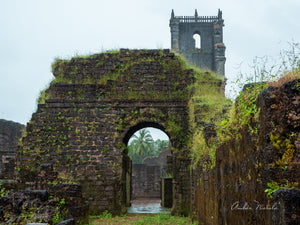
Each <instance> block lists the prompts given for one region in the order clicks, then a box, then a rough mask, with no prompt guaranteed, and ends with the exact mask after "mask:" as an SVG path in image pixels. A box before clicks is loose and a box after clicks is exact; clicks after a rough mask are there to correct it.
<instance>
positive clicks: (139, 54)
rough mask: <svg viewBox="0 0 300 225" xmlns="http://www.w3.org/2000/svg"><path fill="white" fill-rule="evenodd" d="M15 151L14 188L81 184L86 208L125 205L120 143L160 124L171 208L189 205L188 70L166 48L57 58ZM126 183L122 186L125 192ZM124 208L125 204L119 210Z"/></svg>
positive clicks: (113, 208) (95, 211) (114, 209)
mask: <svg viewBox="0 0 300 225" xmlns="http://www.w3.org/2000/svg"><path fill="white" fill-rule="evenodd" d="M52 68H53V74H54V76H55V77H56V78H55V80H54V81H53V82H52V83H51V84H50V87H49V88H48V89H46V90H45V91H44V92H43V95H42V96H45V98H42V97H41V98H40V100H39V105H38V109H37V112H36V113H34V114H33V116H32V119H31V121H30V122H29V124H28V125H27V128H26V131H27V135H26V136H25V137H24V138H23V139H22V142H21V145H20V146H19V149H18V154H17V156H16V171H15V173H16V177H17V181H18V183H19V187H20V188H26V187H28V188H31V189H37V188H43V189H49V185H53V184H56V183H67V184H72V183H76V184H80V185H81V186H82V194H83V196H84V198H85V199H86V200H87V202H88V204H89V209H90V212H89V213H90V214H91V215H93V214H94V215H95V214H99V213H101V212H103V211H105V210H108V211H110V212H112V213H114V214H120V213H124V212H125V211H126V208H125V207H126V201H128V200H126V196H128V195H126V187H125V188H124V185H125V184H126V182H125V183H124V176H126V173H124V171H127V169H124V165H125V164H126V162H127V161H126V157H124V143H128V140H129V137H130V134H132V133H133V132H134V130H136V129H137V128H138V127H139V126H144V125H145V124H147V125H151V126H153V127H157V128H159V129H162V130H163V131H165V132H166V133H167V134H168V135H169V137H170V141H171V142H172V146H173V147H174V149H175V150H176V151H174V153H173V158H172V160H173V168H172V169H173V171H180V173H177V172H176V174H174V204H173V208H174V209H176V212H178V213H181V211H182V210H181V208H182V207H181V206H184V208H186V205H190V202H189V201H190V197H189V196H190V190H191V189H190V182H191V179H190V173H189V169H188V166H189V157H188V156H189V152H188V149H187V142H188V135H187V134H188V130H189V119H188V118H189V117H188V106H187V104H188V99H189V96H190V95H189V94H190V89H188V88H187V87H188V85H190V84H191V83H193V81H194V74H193V72H192V70H186V69H185V68H182V67H181V61H180V59H179V58H178V57H176V56H175V55H174V54H173V53H170V52H169V50H128V49H122V50H120V51H118V52H115V53H104V54H95V55H92V56H89V57H85V58H76V57H75V58H72V59H71V60H57V61H56V62H55V63H54V64H53V66H52ZM124 190H125V193H124ZM124 209H125V210H124Z"/></svg>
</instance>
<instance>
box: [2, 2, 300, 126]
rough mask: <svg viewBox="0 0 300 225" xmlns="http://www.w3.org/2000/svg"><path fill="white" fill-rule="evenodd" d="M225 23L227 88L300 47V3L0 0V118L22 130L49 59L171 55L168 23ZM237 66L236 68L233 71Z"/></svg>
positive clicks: (45, 78)
mask: <svg viewBox="0 0 300 225" xmlns="http://www.w3.org/2000/svg"><path fill="white" fill-rule="evenodd" d="M218 8H220V9H221V10H222V11H223V18H224V20H225V27H224V43H225V45H226V58H227V61H226V64H225V66H226V77H227V78H228V79H229V83H230V82H231V81H232V80H234V79H236V77H237V75H238V74H239V72H240V70H247V68H246V67H245V66H247V65H249V64H251V63H252V60H253V59H254V58H255V57H256V56H265V55H268V56H275V55H278V54H279V51H280V49H282V48H283V46H285V44H286V43H287V42H295V43H298V42H300V40H299V39H300V23H299V21H300V13H299V10H300V1H299V0H251V1H243V0H207V1H202V0H185V1H182V0H181V1H179V0H106V1H104V0H0V27H1V31H0V32H1V33H0V34H1V35H0V54H1V55H0V78H1V81H0V118H1V119H6V120H13V121H16V122H20V123H23V124H26V123H27V122H28V121H29V120H30V118H31V115H32V113H33V112H35V110H36V99H37V97H38V95H39V92H40V91H41V90H42V89H44V88H45V87H46V86H47V84H48V83H49V82H50V81H51V79H52V78H53V76H52V74H51V69H50V68H51V63H52V62H53V61H54V59H55V58H57V57H59V58H70V57H72V56H75V55H85V54H93V53H98V52H101V51H104V50H110V49H118V48H134V49H138V48H147V49H153V48H170V45H171V44H170V29H169V19H170V14H171V10H172V9H174V11H175V15H177V16H183V15H184V16H193V15H194V11H195V9H197V10H198V14H199V16H216V15H217V11H218ZM241 63H242V67H240V66H239V65H240V64H241Z"/></svg>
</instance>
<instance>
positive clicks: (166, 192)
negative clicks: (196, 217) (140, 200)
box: [161, 178, 173, 208]
mask: <svg viewBox="0 0 300 225" xmlns="http://www.w3.org/2000/svg"><path fill="white" fill-rule="evenodd" d="M172 205H173V178H162V180H161V206H162V207H167V208H171V207H172Z"/></svg>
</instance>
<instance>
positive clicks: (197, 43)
mask: <svg viewBox="0 0 300 225" xmlns="http://www.w3.org/2000/svg"><path fill="white" fill-rule="evenodd" d="M193 38H194V40H195V48H196V49H200V48H201V36H200V34H194V35H193Z"/></svg>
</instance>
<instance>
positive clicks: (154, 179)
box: [122, 121, 172, 207]
mask: <svg viewBox="0 0 300 225" xmlns="http://www.w3.org/2000/svg"><path fill="white" fill-rule="evenodd" d="M150 127H152V128H156V129H158V130H160V131H161V132H164V133H165V132H166V128H165V127H164V126H162V125H161V124H159V123H157V122H149V121H143V122H140V123H138V124H137V125H135V126H132V127H130V128H129V129H128V131H127V132H126V134H125V136H124V138H123V142H124V144H125V145H126V146H129V144H128V142H129V140H130V138H131V137H132V136H133V134H135V133H137V132H138V131H140V130H142V129H145V128H150ZM165 134H166V135H167V136H168V142H169V145H168V148H167V149H165V150H164V151H162V152H160V154H159V155H158V156H156V157H147V158H146V159H145V160H144V161H143V162H138V164H135V163H133V162H132V160H131V159H130V158H129V157H128V154H127V153H128V151H130V149H129V147H128V148H126V149H124V155H123V167H122V168H123V183H124V184H125V185H124V186H123V193H124V195H125V196H124V198H125V199H124V201H126V206H127V207H128V206H130V203H131V201H132V200H135V201H139V200H138V199H147V200H148V201H151V199H160V200H159V201H158V202H159V204H161V205H162V206H166V207H171V206H172V203H170V202H171V201H169V202H168V203H169V204H165V202H161V200H162V198H163V199H166V198H165V196H166V195H168V197H169V196H172V189H171V188H169V187H168V189H167V188H165V189H164V190H167V191H168V192H169V193H167V191H164V190H162V183H164V181H162V180H163V179H164V178H166V174H168V175H170V174H171V173H172V160H170V159H171V155H172V153H171V143H170V137H169V135H168V134H167V133H165ZM167 158H169V160H167ZM167 162H169V164H167ZM169 198H170V197H169Z"/></svg>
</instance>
